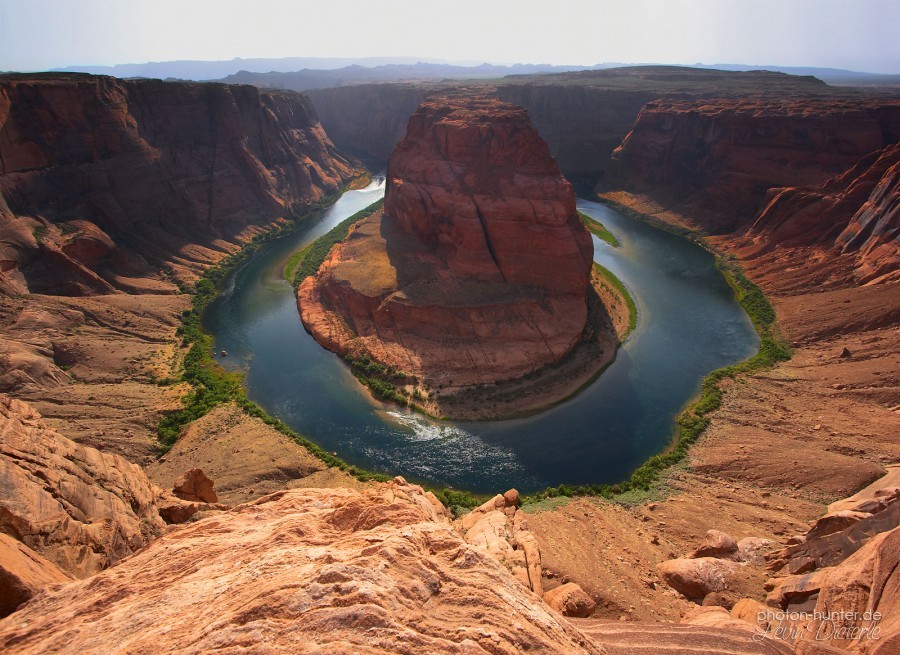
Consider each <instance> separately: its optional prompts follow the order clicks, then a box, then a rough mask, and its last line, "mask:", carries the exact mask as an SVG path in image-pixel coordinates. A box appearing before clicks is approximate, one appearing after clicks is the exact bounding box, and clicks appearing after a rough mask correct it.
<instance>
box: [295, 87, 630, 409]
mask: <svg viewBox="0 0 900 655" xmlns="http://www.w3.org/2000/svg"><path fill="white" fill-rule="evenodd" d="M387 177H388V187H387V192H386V196H385V204H384V209H383V211H379V212H377V213H376V214H373V215H372V216H371V217H369V218H367V219H365V220H364V221H362V222H361V223H359V224H357V226H356V227H355V229H354V230H353V231H352V232H351V233H350V235H349V236H348V237H347V239H345V241H344V242H343V243H341V244H339V245H338V246H337V247H335V248H334V249H333V250H332V252H331V253H330V255H329V257H328V259H327V260H326V261H325V263H324V264H323V266H322V267H321V268H320V270H319V272H318V273H317V275H316V276H314V277H311V278H307V279H306V280H305V281H304V282H303V283H302V284H301V286H300V290H299V294H298V302H299V307H300V313H301V317H302V319H303V323H304V325H305V326H306V328H307V329H308V330H309V331H310V332H311V333H312V334H313V336H315V338H316V339H317V340H318V341H319V342H320V343H321V344H323V345H324V346H325V347H327V348H329V349H330V350H333V351H335V352H338V353H340V354H342V355H344V356H345V357H346V358H348V359H351V360H355V361H365V362H366V363H367V367H368V369H370V370H371V369H373V368H374V369H377V372H381V373H384V372H387V375H386V378H387V379H388V381H389V382H390V383H392V386H393V388H394V389H395V390H396V391H395V392H389V394H388V395H390V393H397V394H398V395H399V396H400V397H408V398H411V399H412V401H413V402H415V403H416V404H418V405H421V406H423V407H424V408H426V409H427V411H429V412H432V413H434V414H437V415H440V416H453V417H455V418H488V417H497V416H508V415H514V414H517V413H523V412H528V411H533V410H535V409H537V408H539V407H543V406H546V405H548V404H551V403H553V402H555V401H558V400H559V399H561V398H564V397H566V396H568V395H571V394H572V393H573V392H574V391H576V390H577V389H578V388H579V387H580V386H581V385H583V384H584V382H585V381H586V380H588V379H590V378H591V377H592V376H594V375H596V373H597V372H598V371H599V370H601V369H602V367H603V366H604V365H606V364H607V363H608V362H609V361H611V359H612V358H613V357H614V355H615V349H616V345H617V343H618V337H619V335H620V334H621V331H622V330H624V326H627V323H628V316H627V310H625V309H624V304H623V303H622V302H621V299H620V298H619V297H618V296H617V295H616V294H615V293H614V292H613V291H612V290H611V289H610V288H607V287H603V286H602V285H601V284H600V283H599V281H597V280H594V281H595V282H597V284H596V285H592V263H591V260H592V252H593V249H592V244H591V237H590V234H589V233H588V231H587V230H586V229H585V227H584V226H583V225H582V223H581V222H580V220H579V217H578V213H577V211H576V209H575V197H574V194H573V192H572V187H571V185H570V184H569V183H568V182H567V181H566V180H565V179H564V178H563V177H562V175H561V174H560V172H559V168H558V166H557V165H556V162H555V161H554V160H553V158H552V157H551V156H550V152H549V150H548V148H547V145H546V144H545V143H544V142H543V141H542V140H541V138H540V137H539V136H538V134H537V132H535V130H534V129H533V128H532V127H531V125H530V124H529V121H528V115H527V114H526V113H525V111H524V110H522V109H521V108H518V107H514V106H512V105H508V104H505V103H502V102H499V101H497V100H494V99H480V98H474V99H473V98H467V99H455V98H447V97H445V98H439V99H434V100H430V101H428V102H425V103H423V104H422V105H421V106H420V107H419V109H418V111H417V112H416V113H415V114H414V115H413V116H412V118H411V119H410V122H409V129H408V131H407V134H406V137H405V138H404V140H403V141H402V142H401V143H400V145H399V146H398V147H397V149H396V150H395V151H394V153H393V154H392V155H391V158H390V161H389V162H388V176H387ZM595 286H599V287H600V289H599V291H600V293H598V291H597V290H595ZM616 327H618V328H619V331H617V330H616ZM370 361H372V362H374V366H373V365H369V364H368V363H369V362H370ZM523 380H524V381H523ZM498 383H500V384H498ZM383 395H384V394H383Z"/></svg>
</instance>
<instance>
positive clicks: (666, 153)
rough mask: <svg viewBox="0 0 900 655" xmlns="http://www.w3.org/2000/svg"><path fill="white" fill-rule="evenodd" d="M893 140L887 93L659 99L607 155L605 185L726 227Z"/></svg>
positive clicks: (898, 128)
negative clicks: (773, 197)
mask: <svg viewBox="0 0 900 655" xmlns="http://www.w3.org/2000/svg"><path fill="white" fill-rule="evenodd" d="M898 140H900V101H898V100H894V99H865V98H839V97H838V98H827V97H823V98H806V99H790V100H775V99H771V98H744V99H704V100H702V101H699V100H697V101H693V100H691V101H687V100H660V101H655V102H651V103H648V104H647V105H645V106H644V108H643V109H642V110H641V112H640V114H639V115H638V117H637V120H636V121H635V124H634V127H633V128H632V130H631V132H630V133H629V134H628V135H627V136H626V137H625V139H624V140H623V141H622V144H621V145H620V146H619V147H618V148H617V149H616V150H615V151H614V152H613V155H612V162H611V170H610V182H609V184H610V186H612V187H614V188H624V189H625V190H627V191H630V192H635V193H646V194H649V195H650V196H651V197H652V198H653V199H654V200H656V201H657V202H660V203H662V204H663V205H665V206H666V207H668V208H672V209H676V210H677V211H679V212H680V213H682V214H684V215H686V216H688V217H689V218H690V219H691V220H692V221H693V222H694V224H695V225H696V226H698V227H701V228H704V229H707V230H709V231H711V232H714V233H723V232H731V231H733V230H735V229H737V228H740V227H744V226H747V225H749V224H750V223H751V222H752V220H753V217H754V216H755V215H756V213H757V212H758V211H759V210H760V209H762V207H763V203H764V199H765V197H766V193H767V192H768V190H769V189H771V188H773V187H786V186H804V185H815V184H820V183H822V182H824V181H825V180H827V179H828V178H830V177H832V176H834V175H837V174H839V173H841V172H843V171H845V170H846V169H847V168H848V167H850V166H853V165H854V164H855V163H856V162H857V161H858V160H860V159H861V158H863V157H865V156H866V155H868V154H869V153H871V152H873V151H876V150H880V149H881V148H884V147H885V146H886V145H888V144H891V143H894V142H896V141H898ZM843 227H844V226H842V228H841V229H843Z"/></svg>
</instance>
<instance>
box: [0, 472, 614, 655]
mask: <svg viewBox="0 0 900 655" xmlns="http://www.w3.org/2000/svg"><path fill="white" fill-rule="evenodd" d="M13 644H14V645H15V650H16V652H18V653H23V654H24V653H46V652H52V651H54V650H57V651H61V650H67V651H69V652H73V651H77V652H80V653H108V652H110V651H113V650H116V649H122V648H127V650H128V651H129V652H130V653H135V654H140V653H159V652H171V651H176V650H177V651H178V652H180V653H185V654H187V653H206V652H210V651H219V652H223V653H237V652H239V651H243V650H246V649H247V648H265V649H268V650H271V651H272V652H296V653H317V652H323V651H327V652H329V653H335V654H343V653H347V654H348V655H349V654H351V653H352V654H354V655H357V654H361V653H406V652H410V653H413V652H417V653H458V654H473V655H474V654H477V653H503V654H509V655H512V654H513V653H521V652H540V653H560V655H577V654H582V653H583V654H600V653H605V652H606V651H605V650H604V649H603V648H602V647H601V646H599V645H598V644H596V643H595V642H594V641H593V640H591V639H590V638H588V637H586V636H585V635H583V634H581V633H579V632H578V631H577V630H576V629H575V628H573V627H572V626H571V625H570V624H568V623H567V622H566V621H565V620H564V619H562V618H561V617H559V616H558V615H556V614H555V613H554V612H552V611H551V610H550V608H548V607H547V606H545V605H544V604H543V603H542V602H541V601H540V599H539V598H538V597H536V596H533V595H532V594H531V593H530V592H529V591H528V590H527V589H525V588H524V587H523V586H522V585H520V584H519V583H518V582H517V581H516V580H515V579H514V578H513V576H512V575H511V574H510V573H509V572H508V571H507V570H506V568H505V567H503V566H502V565H501V564H499V563H498V562H497V561H496V560H494V559H493V558H491V557H490V556H489V555H487V554H486V553H483V552H482V551H480V550H479V549H476V548H473V547H471V546H468V545H467V544H466V543H465V542H464V541H463V540H462V539H461V538H460V537H459V536H458V535H457V534H456V533H455V532H454V531H453V530H452V528H451V527H450V525H449V523H448V522H447V519H446V518H445V515H444V510H443V507H442V506H440V503H437V501H436V500H434V499H433V497H430V496H429V495H428V494H425V493H424V492H422V490H421V489H420V488H418V487H415V486H414V485H407V484H405V483H403V481H402V480H400V481H397V482H395V483H393V484H391V485H381V486H379V487H378V488H375V489H371V490H368V491H365V492H362V493H360V492H355V491H350V490H291V491H285V492H279V493H275V494H272V495H270V496H266V497H264V498H262V499H260V500H258V501H256V502H254V503H250V504H246V505H242V506H240V507H238V508H235V509H234V510H233V511H231V512H229V513H225V514H220V515H217V516H215V517H210V518H207V519H204V520H202V521H198V522H197V523H194V524H192V525H189V526H185V527H181V528H178V529H175V530H173V531H172V532H170V533H169V534H167V535H165V536H164V537H162V538H160V539H159V540H157V541H155V542H154V543H152V544H151V545H150V546H149V547H148V548H147V549H145V550H144V551H142V552H141V553H138V554H137V555H135V556H134V557H131V558H129V559H128V560H127V561H125V562H122V563H121V564H119V565H118V566H116V567H115V568H113V569H111V570H109V571H104V572H103V573H100V574H99V575H97V576H96V577H95V578H94V579H92V580H89V581H87V580H86V581H83V582H75V583H73V584H70V585H68V586H66V587H64V588H63V589H61V590H57V591H53V592H49V593H47V592H45V593H42V594H41V595H39V596H38V597H36V598H34V599H33V600H32V601H31V602H30V603H29V604H28V605H27V606H26V607H24V608H22V609H21V610H20V611H19V612H17V613H16V614H14V615H13V616H11V617H9V618H7V619H5V620H3V621H2V622H0V648H3V649H8V648H10V647H11V646H12V645H13Z"/></svg>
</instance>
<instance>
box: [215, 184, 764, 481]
mask: <svg viewBox="0 0 900 655" xmlns="http://www.w3.org/2000/svg"><path fill="white" fill-rule="evenodd" d="M383 195H384V180H383V179H379V180H378V181H376V182H374V183H373V184H372V185H370V186H369V187H367V188H366V189H363V190H359V191H349V192H347V193H345V194H344V195H343V196H342V197H341V198H340V200H338V201H337V203H335V204H334V205H333V206H332V207H330V208H329V209H327V210H323V211H322V212H321V213H320V214H319V215H317V216H315V217H314V218H312V219H310V220H309V221H307V222H306V223H304V224H302V225H301V226H299V227H298V228H297V229H296V230H294V231H293V232H292V233H290V234H288V235H285V236H284V237H282V238H280V239H278V240H276V241H273V242H271V243H269V244H267V245H266V246H264V247H263V248H262V249H261V250H260V251H259V252H258V253H256V254H255V255H254V256H253V257H252V259H250V260H249V261H248V262H247V263H246V264H245V265H244V266H242V267H241V268H240V269H239V270H237V271H236V272H235V273H234V274H233V275H232V276H231V277H230V278H229V280H228V281H227V284H226V288H225V290H224V291H223V293H222V294H221V295H220V296H219V297H218V298H217V299H216V301H215V302H213V303H212V304H211V305H210V307H209V309H208V311H207V313H206V316H205V317H204V325H205V328H206V329H207V330H208V331H209V333H210V334H212V335H213V336H214V337H215V340H216V348H217V350H218V349H225V350H227V351H228V353H229V356H228V357H227V358H226V359H223V360H220V361H221V362H222V364H223V365H225V366H227V367H229V368H232V369H240V370H243V371H245V372H246V384H247V392H248V395H249V397H250V398H251V399H253V400H254V401H256V402H257V403H259V404H260V405H261V406H262V407H263V408H265V409H266V411H268V412H269V413H270V414H272V415H275V416H278V417H279V418H280V419H281V420H283V421H284V422H285V423H287V424H288V425H290V426H291V427H292V428H293V429H295V430H296V431H297V432H299V433H301V434H303V435H305V436H307V437H309V438H310V439H311V440H313V441H315V442H317V443H318V444H320V445H321V446H322V447H324V448H325V449H327V450H329V451H336V452H337V453H338V455H340V456H341V457H342V458H343V459H345V460H346V461H348V462H351V463H352V464H356V465H358V466H362V467H365V468H368V469H372V470H377V471H381V472H385V473H391V474H400V475H404V476H407V477H409V478H411V479H418V480H427V481H430V482H433V483H436V484H440V485H447V486H452V487H456V488H460V489H467V490H470V491H475V492H498V491H500V492H502V491H504V490H505V489H507V488H509V487H516V488H518V489H519V490H520V491H522V492H531V491H535V490H538V489H541V488H544V487H547V486H556V485H558V484H560V483H568V484H593V483H613V482H617V481H620V480H623V479H625V478H627V477H628V475H629V474H630V473H631V471H633V470H634V469H635V468H637V467H638V466H640V464H641V463H643V461H644V460H646V459H647V458H648V457H650V456H651V455H653V454H655V453H657V452H659V451H660V450H661V449H663V448H664V447H665V445H666V444H667V443H668V441H669V439H670V437H671V435H672V430H673V426H674V418H675V416H676V415H677V414H678V412H679V411H680V410H681V409H682V408H683V407H684V405H685V404H686V403H687V402H688V401H689V400H690V399H691V397H693V396H694V395H695V394H696V393H697V391H698V389H699V385H700V381H701V379H702V378H703V376H705V375H706V374H707V373H709V372H710V371H712V370H714V369H716V368H719V367H721V366H726V365H729V364H733V363H735V362H738V361H740V360H742V359H744V358H746V357H749V356H750V355H752V354H753V353H754V352H756V349H757V347H758V344H759V341H758V338H757V335H756V332H755V331H754V329H753V325H752V323H751V322H750V319H749V318H748V317H747V315H746V314H745V313H744V311H743V310H742V309H741V307H740V306H739V305H738V304H737V302H735V300H734V298H733V296H732V292H731V289H730V288H729V286H728V285H727V283H726V282H725V280H724V278H723V277H722V276H721V274H720V273H719V272H718V270H717V269H716V268H715V266H714V262H713V257H712V256H711V255H710V254H709V253H708V252H706V251H704V250H703V249H702V248H700V247H699V246H697V245H695V244H694V243H691V242H690V241H687V240H686V239H683V238H681V237H678V236H675V235H673V234H670V233H668V232H665V231H662V230H659V229H656V228H653V227H650V226H648V225H646V224H644V223H641V222H640V221H636V220H634V219H630V218H627V217H625V216H622V215H621V214H618V213H617V212H615V211H613V210H612V209H610V208H608V207H606V206H604V205H601V204H598V203H594V202H589V201H585V200H579V201H578V208H579V210H581V211H583V212H584V213H586V214H588V215H590V216H592V217H594V218H596V219H597V220H599V221H600V222H601V223H603V224H604V225H605V226H606V227H607V228H608V229H609V230H610V231H611V232H612V233H613V234H614V235H615V236H616V237H617V238H618V240H619V242H620V243H621V247H620V248H612V247H611V246H608V245H607V244H605V243H603V242H601V241H599V240H598V239H597V238H596V237H595V238H594V259H595V260H596V261H597V262H599V263H600V264H602V265H603V266H605V267H606V268H608V269H610V270H611V271H612V272H613V273H615V274H616V275H617V276H618V277H619V278H620V279H621V280H622V281H623V282H624V283H625V285H626V286H627V287H628V288H629V290H630V291H631V293H632V295H633V296H634V298H635V301H636V303H637V306H638V327H637V329H636V330H635V331H634V332H633V333H632V334H631V336H630V337H629V339H628V340H627V341H626V342H625V344H623V346H622V347H621V348H620V349H619V353H618V356H617V358H616V361H615V362H614V363H613V364H612V366H610V367H609V368H608V369H607V370H606V372H605V373H603V375H602V376H601V377H600V378H599V379H598V380H597V381H595V382H594V383H593V384H592V385H591V386H589V387H588V388H587V389H585V390H584V391H582V392H581V393H580V394H579V395H578V396H576V397H575V398H573V399H571V400H569V401H567V402H565V403H563V404H561V405H558V406H556V407H554V408H552V409H550V410H548V411H546V412H543V413H541V414H538V415H535V416H532V417H529V418H524V419H516V420H510V421H496V422H460V423H449V422H435V421H431V420H429V419H427V418H424V417H422V416H419V415H417V414H413V413H410V412H406V411H403V410H400V409H397V408H396V407H388V406H386V405H383V404H381V403H378V402H375V401H373V400H372V399H371V397H369V395H368V394H367V393H366V392H365V390H364V389H363V388H362V387H361V385H359V384H358V383H357V382H356V380H355V379H354V378H353V376H352V375H351V374H350V372H349V371H348V370H347V368H346V367H345V366H344V365H343V364H342V363H341V361H340V360H339V359H338V358H337V357H336V356H335V355H333V354H332V353H330V352H328V351H326V350H324V349H323V348H321V347H320V346H319V345H318V344H317V343H316V342H315V341H314V340H313V339H312V337H310V336H309V335H308V334H307V333H306V331H305V330H304V329H303V325H302V324H301V323H300V318H299V316H298V314H297V308H296V304H295V299H294V295H293V290H292V289H291V286H290V285H289V284H288V283H287V282H286V281H285V280H284V279H283V277H282V269H283V267H284V264H285V262H286V261H287V259H288V258H289V257H290V256H291V254H292V253H293V252H295V251H296V250H298V249H299V248H301V247H303V246H304V245H305V244H307V243H309V242H311V241H313V240H314V239H316V238H318V237H319V236H321V235H322V234H324V233H325V232H327V231H328V230H330V229H331V228H332V227H334V225H336V224H337V223H338V222H340V221H342V220H343V219H345V218H347V217H348V216H350V215H352V214H354V213H355V212H357V211H358V210H360V209H363V208H364V207H367V206H368V205H370V204H371V203H373V202H375V201H376V200H378V199H379V198H381V197H382V196H383Z"/></svg>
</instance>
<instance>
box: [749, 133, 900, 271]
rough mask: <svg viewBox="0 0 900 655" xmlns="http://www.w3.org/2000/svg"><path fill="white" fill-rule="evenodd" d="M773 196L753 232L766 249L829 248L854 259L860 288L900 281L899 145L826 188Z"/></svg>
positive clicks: (798, 189) (788, 190)
mask: <svg viewBox="0 0 900 655" xmlns="http://www.w3.org/2000/svg"><path fill="white" fill-rule="evenodd" d="M770 194H771V196H772V197H771V200H770V201H769V202H768V204H767V205H766V206H765V208H764V209H763V210H762V211H761V212H760V213H759V216H757V217H756V220H755V221H754V223H753V226H752V228H751V229H750V231H749V233H748V234H749V235H750V236H752V237H754V239H755V240H756V241H757V242H758V243H760V244H761V245H762V246H763V247H764V248H771V247H772V244H775V243H777V244H781V245H787V246H814V245H819V246H824V247H825V248H827V249H830V250H836V251H839V252H840V253H842V254H847V255H851V256H853V257H854V260H855V261H854V277H855V278H856V281H857V282H859V283H868V282H885V281H890V280H897V279H900V245H898V235H900V143H894V144H892V145H890V146H887V147H886V148H882V149H879V150H875V151H874V152H872V153H870V154H868V155H867V156H865V157H863V158H862V159H860V160H859V161H858V162H857V163H856V164H855V165H854V166H852V167H851V168H850V169H849V170H847V171H846V172H844V173H842V174H841V175H838V176H837V177H834V178H831V179H829V180H827V181H825V182H823V183H822V184H819V185H815V186H805V187H787V188H782V189H773V190H772V191H771V192H770Z"/></svg>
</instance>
